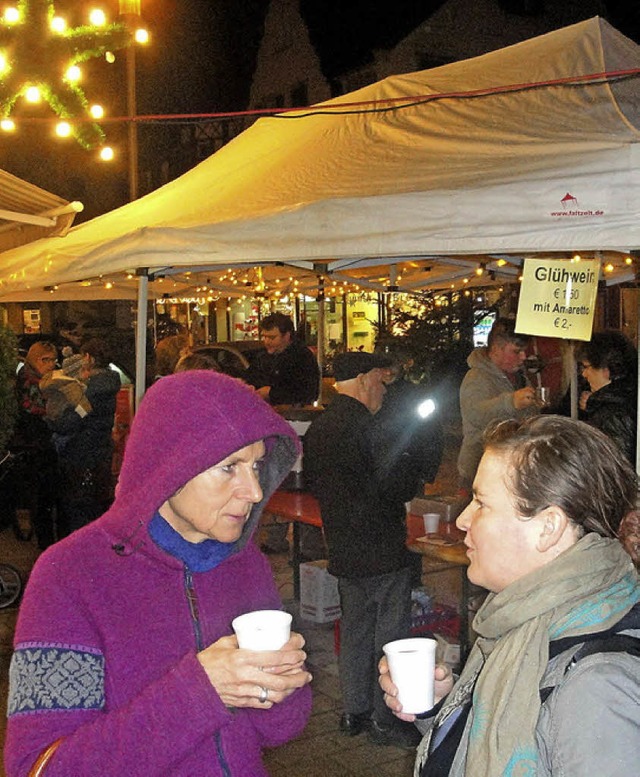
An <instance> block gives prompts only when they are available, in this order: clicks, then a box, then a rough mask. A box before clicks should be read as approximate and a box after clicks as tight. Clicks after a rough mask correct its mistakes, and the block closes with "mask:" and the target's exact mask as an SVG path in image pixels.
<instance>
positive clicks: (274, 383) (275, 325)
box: [249, 313, 320, 405]
mask: <svg viewBox="0 0 640 777" xmlns="http://www.w3.org/2000/svg"><path fill="white" fill-rule="evenodd" d="M260 339H261V340H262V342H263V343H264V347H265V349H266V354H265V355H264V356H263V358H262V359H259V360H258V362H259V363H258V365H257V368H256V369H255V371H253V370H252V371H251V372H250V375H249V382H250V383H252V385H254V386H255V387H256V388H257V389H258V393H259V394H260V395H261V396H263V397H264V398H265V399H266V400H267V401H268V402H269V403H270V404H272V405H310V404H311V403H312V402H315V401H316V399H317V398H318V393H319V389H320V371H319V369H318V363H317V362H316V359H315V357H314V355H313V353H312V352H311V351H310V350H309V349H308V348H307V346H306V345H305V344H304V343H303V342H301V341H300V340H298V339H297V338H296V337H295V334H294V329H293V321H292V320H291V319H290V318H289V316H285V315H284V313H272V314H271V315H270V316H266V318H263V319H262V321H261V322H260Z"/></svg>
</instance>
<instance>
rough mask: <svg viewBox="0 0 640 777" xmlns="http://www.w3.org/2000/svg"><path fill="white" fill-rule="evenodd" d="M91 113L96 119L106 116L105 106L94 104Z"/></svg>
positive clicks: (90, 109)
mask: <svg viewBox="0 0 640 777" xmlns="http://www.w3.org/2000/svg"><path fill="white" fill-rule="evenodd" d="M89 113H90V114H91V116H92V117H93V118H94V119H101V118H102V117H103V116H104V108H103V107H102V106H101V105H92V106H91V108H89Z"/></svg>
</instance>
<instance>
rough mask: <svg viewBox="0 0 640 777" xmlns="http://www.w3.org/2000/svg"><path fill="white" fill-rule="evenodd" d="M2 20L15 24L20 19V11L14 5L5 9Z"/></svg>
mask: <svg viewBox="0 0 640 777" xmlns="http://www.w3.org/2000/svg"><path fill="white" fill-rule="evenodd" d="M4 20H5V22H6V23H7V24H15V23H16V22H19V21H20V11H19V10H18V9H17V8H14V6H9V8H6V9H5V12H4Z"/></svg>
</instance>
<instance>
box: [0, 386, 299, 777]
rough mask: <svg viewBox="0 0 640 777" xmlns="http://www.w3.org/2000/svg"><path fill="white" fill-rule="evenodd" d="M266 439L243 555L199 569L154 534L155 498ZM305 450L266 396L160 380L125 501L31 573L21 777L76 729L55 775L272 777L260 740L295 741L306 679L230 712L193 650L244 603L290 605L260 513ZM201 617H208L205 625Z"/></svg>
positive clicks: (127, 473) (129, 451) (19, 643)
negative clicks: (267, 705)
mask: <svg viewBox="0 0 640 777" xmlns="http://www.w3.org/2000/svg"><path fill="white" fill-rule="evenodd" d="M259 439H265V440H266V448H267V456H266V461H265V463H264V467H263V469H262V470H261V475H260V479H261V484H262V487H263V490H264V497H263V501H262V503H261V504H260V505H256V506H255V507H254V509H253V510H252V513H251V515H250V517H249V519H248V521H247V524H246V526H245V530H244V533H243V535H242V537H241V538H240V540H238V542H237V547H236V549H235V552H234V553H232V554H231V555H230V556H229V557H228V558H227V559H226V560H225V561H223V562H222V563H221V564H220V565H219V566H217V567H215V568H214V569H213V570H211V571H208V572H201V573H193V574H192V579H193V589H194V590H195V597H196V600H197V601H196V603H195V605H194V604H191V606H190V602H189V599H188V598H187V595H186V585H187V578H188V577H189V572H188V570H186V569H185V567H184V565H183V563H182V562H181V561H179V560H178V559H177V558H174V557H173V556H170V555H169V554H167V553H165V552H164V551H163V550H161V549H160V548H159V547H158V546H157V545H156V544H155V543H154V542H153V540H152V539H151V538H150V536H149V534H148V524H149V521H150V520H151V518H152V517H153V515H154V513H155V511H156V510H157V508H158V507H159V506H160V505H161V504H162V503H163V502H164V501H166V499H167V498H168V497H169V496H171V495H172V494H173V493H175V492H176V491H177V490H178V488H180V487H181V486H182V485H183V484H184V483H186V482H187V481H188V480H190V479H191V478H192V477H194V476H195V475H196V474H198V473H199V472H201V471H203V470H204V469H207V468H208V467H210V466H212V465H214V464H216V463H218V462H219V461H221V460H222V459H224V458H226V457H227V456H228V455H230V454H231V453H233V452H234V451H236V450H238V449H240V448H242V447H244V446H246V445H248V444H250V443H251V442H255V441H256V440H259ZM297 452H298V442H297V437H296V435H295V433H294V432H293V431H292V430H291V427H290V426H289V424H288V423H286V422H285V421H283V420H282V419H281V418H280V417H279V416H278V415H277V414H276V413H275V412H274V411H273V410H272V409H271V408H270V407H269V406H268V405H267V404H266V403H265V402H264V401H263V400H262V399H261V398H260V397H258V396H257V395H256V394H255V392H253V390H251V389H249V388H248V387H246V386H244V384H242V383H240V382H239V381H236V380H234V379H232V378H228V377H227V376H224V375H219V374H217V373H212V372H201V371H194V372H183V373H179V374H177V375H172V376H169V377H166V378H162V379H161V380H160V381H158V382H157V383H156V384H154V386H153V387H152V388H151V389H150V390H149V392H148V393H147V395H146V396H145V398H144V401H143V403H142V406H141V408H140V410H139V411H138V413H137V415H136V418H135V420H134V423H133V426H132V430H131V434H130V438H129V441H128V443H127V448H126V452H125V458H124V462H123V466H122V471H121V476H120V480H119V484H118V488H117V494H116V500H115V502H114V505H113V507H112V508H111V509H110V510H109V511H108V512H107V513H106V514H105V515H104V516H102V518H100V519H98V520H97V521H96V522H95V523H93V524H90V525H89V526H87V527H85V528H84V529H82V530H80V531H78V532H76V533H74V534H72V535H71V536H70V537H68V538H67V539H66V540H64V541H62V542H60V543H58V544H56V545H54V546H52V547H51V548H50V549H49V550H48V551H47V552H46V553H44V554H43V555H42V556H41V557H40V559H39V560H38V563H37V564H36V567H35V568H34V571H33V573H32V576H31V579H30V581H29V585H28V587H27V591H26V593H25V598H24V601H23V603H22V606H21V608H20V615H19V620H18V626H17V629H16V637H15V645H14V648H15V652H14V656H13V659H12V667H11V679H10V694H9V721H8V729H7V740H6V747H5V764H6V770H7V775H8V777H18V776H19V775H26V774H27V773H28V771H29V769H30V767H31V766H32V764H33V762H34V761H35V759H36V757H37V756H38V754H39V753H40V752H41V751H42V750H43V749H44V748H46V747H47V746H48V745H49V744H50V743H51V742H53V741H54V740H56V739H58V738H59V737H64V739H63V742H62V744H61V745H60V747H59V748H58V750H57V752H56V754H55V756H54V757H53V759H52V760H51V761H50V763H49V766H48V767H47V770H46V775H47V777H62V776H63V775H64V777H70V776H71V775H73V777H85V776H86V777H89V776H90V775H91V776H93V775H100V776H101V777H116V776H117V777H123V775H127V777H153V776H154V775H157V776H158V777H160V775H162V777H173V776H175V777H178V776H180V777H200V776H202V777H204V775H225V777H226V776H227V775H232V776H233V777H239V776H241V775H242V776H243V777H259V775H265V774H266V771H265V768H264V766H263V764H262V759H261V750H262V748H263V747H265V746H266V747H271V746H274V745H278V744H281V743H282V742H286V741H287V740H289V739H291V738H293V737H295V736H297V735H298V734H299V733H300V731H302V729H303V728H304V726H305V724H306V722H307V719H308V716H309V713H310V706H311V693H310V689H309V687H306V688H303V689H300V690H298V691H296V692H295V693H293V694H292V695H291V696H289V697H288V698H287V699H286V700H285V701H283V702H282V703H280V704H276V705H274V706H273V707H272V708H271V709H269V710H260V709H229V708H228V707H225V705H224V704H223V703H222V701H221V699H220V698H219V696H218V695H217V693H216V691H215V690H214V688H213V686H212V685H211V684H210V682H209V680H208V678H207V676H206V674H205V672H204V670H203V669H202V667H201V666H200V663H199V662H198V660H197V658H196V637H195V633H196V628H197V627H199V629H200V631H201V634H202V644H204V645H209V644H210V643H212V642H214V641H215V640H217V639H218V638H220V637H221V636H224V635H227V634H231V633H232V629H231V621H232V619H233V618H234V617H235V616H236V615H239V614H240V613H243V612H247V611H248V610H254V609H263V608H279V607H280V606H281V602H280V598H279V596H278V592H277V589H276V587H275V584H274V581H273V578H272V574H271V569H270V567H269V563H268V561H267V560H266V559H265V558H264V556H262V554H261V553H260V552H259V551H258V549H257V548H256V546H255V543H254V542H253V541H252V539H251V537H252V534H253V532H254V531H255V528H256V524H257V522H258V519H259V516H260V513H261V510H262V507H263V506H264V503H265V502H266V500H267V499H268V497H269V495H270V494H271V493H272V491H273V490H274V489H275V488H276V487H277V485H278V483H279V482H280V481H281V480H282V478H283V477H284V476H285V475H286V473H287V472H288V471H289V469H290V467H291V465H292V463H293V461H294V460H295V457H296V455H297ZM196 621H197V623H196Z"/></svg>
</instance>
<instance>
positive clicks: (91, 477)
mask: <svg viewBox="0 0 640 777" xmlns="http://www.w3.org/2000/svg"><path fill="white" fill-rule="evenodd" d="M81 353H82V356H83V378H84V380H85V381H86V384H87V390H86V392H85V396H86V398H87V400H88V402H89V404H90V405H91V410H90V412H88V413H86V414H85V415H81V414H79V413H78V412H76V411H75V410H74V409H72V408H69V409H68V410H67V411H65V413H63V415H62V416H60V418H58V419H57V420H55V421H50V422H49V423H50V425H51V427H52V429H53V433H54V434H53V439H54V442H55V445H56V449H57V451H58V457H59V462H60V471H61V489H60V506H61V509H62V515H61V533H62V534H69V533H70V532H72V531H75V530H76V529H79V528H80V527H81V526H84V525H85V524H87V523H89V522H90V521H92V520H94V519H95V518H97V517H98V516H99V515H102V513H104V511H105V510H106V509H107V508H108V507H109V504H110V502H111V500H112V498H113V493H112V492H113V488H112V485H113V484H112V475H111V458H112V455H113V438H112V430H113V419H114V415H115V410H116V396H117V394H118V391H119V390H120V377H119V375H118V373H117V372H116V371H115V370H112V369H111V368H110V367H109V355H108V352H107V349H106V347H105V345H104V343H103V342H102V341H101V340H98V339H97V338H93V339H91V340H88V341H87V342H86V343H84V344H83V345H82V347H81Z"/></svg>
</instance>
